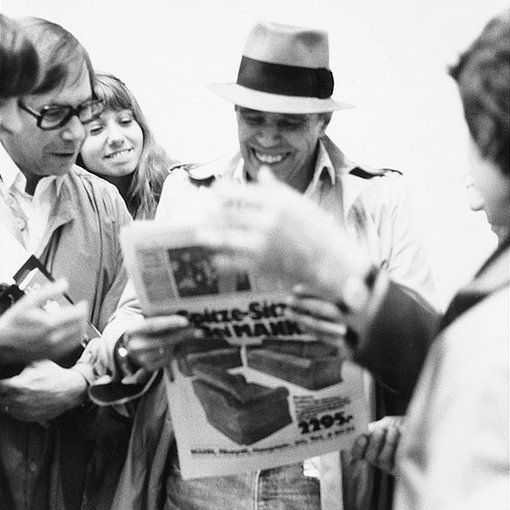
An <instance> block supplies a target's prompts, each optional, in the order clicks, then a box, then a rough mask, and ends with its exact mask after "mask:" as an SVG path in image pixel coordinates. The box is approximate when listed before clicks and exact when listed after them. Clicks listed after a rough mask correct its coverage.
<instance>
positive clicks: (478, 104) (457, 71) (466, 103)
mask: <svg viewBox="0 0 510 510" xmlns="http://www.w3.org/2000/svg"><path fill="white" fill-rule="evenodd" d="M450 74H451V76H452V77H453V78H454V79H455V80H456V81H457V83H458V85H459V90H460V95H461V99H462V104H463V107H464V115H465V117H466V122H467V125H468V128H469V131H470V133H471V136H472V137H473V140H474V142H475V143H476V145H477V147H478V149H479V151H480V154H481V155H482V156H483V157H485V158H487V159H488V160H490V161H492V162H493V163H495V164H496V165H497V166H498V168H500V170H501V171H502V172H503V173H504V174H506V175H508V176H510V91H509V87H510V9H508V10H506V11H504V12H503V13H501V14H500V15H499V16H497V17H495V18H493V19H492V20H491V21H490V22H489V23H488V24H487V26H486V27H485V28H484V30H483V31H482V33H481V34H480V36H479V37H478V38H477V39H476V40H475V41H474V42H473V44H472V45H471V46H470V47H469V48H468V49H467V50H466V51H465V52H464V53H463V54H462V55H461V57H460V59H459V62H458V63H457V64H456V65H455V66H454V67H452V68H451V69H450Z"/></svg>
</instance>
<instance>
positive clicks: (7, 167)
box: [0, 143, 64, 195]
mask: <svg viewBox="0 0 510 510" xmlns="http://www.w3.org/2000/svg"><path fill="white" fill-rule="evenodd" d="M0 179H2V181H3V182H4V184H5V186H6V187H7V188H8V189H10V188H12V187H13V186H15V187H16V188H17V189H19V190H21V191H25V188H26V184H27V179H26V177H25V175H24V174H23V172H22V171H21V170H20V169H19V167H18V165H16V163H15V162H14V161H13V159H12V158H11V156H10V155H9V153H8V152H7V151H6V149H5V147H4V146H3V144H2V143H0ZM42 180H45V182H47V183H50V182H51V181H55V184H56V192H57V195H58V194H59V193H60V189H61V187H62V183H63V182H64V176H63V175H59V176H56V175H48V176H47V177H43V178H42V179H41V180H40V181H39V182H38V183H37V186H39V183H40V182H41V181H42Z"/></svg>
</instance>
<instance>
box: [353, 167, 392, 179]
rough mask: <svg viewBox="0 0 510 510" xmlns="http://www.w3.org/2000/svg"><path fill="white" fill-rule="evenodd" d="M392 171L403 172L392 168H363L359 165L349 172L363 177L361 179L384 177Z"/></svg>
mask: <svg viewBox="0 0 510 510" xmlns="http://www.w3.org/2000/svg"><path fill="white" fill-rule="evenodd" d="M390 172H395V173H397V174H400V175H402V172H400V171H399V170H393V169H392V168H361V167H359V166H357V167H355V168H353V169H352V170H351V171H350V172H349V173H350V174H351V175H355V176H356V177H361V179H372V178H373V177H382V176H383V175H386V174H388V173H390Z"/></svg>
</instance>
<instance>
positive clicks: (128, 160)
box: [81, 109, 143, 177]
mask: <svg viewBox="0 0 510 510" xmlns="http://www.w3.org/2000/svg"><path fill="white" fill-rule="evenodd" d="M142 150H143V132H142V128H141V127H140V124H138V122H137V121H136V120H135V118H134V116H133V112H132V111H131V110H127V109H126V110H112V109H106V110H105V111H104V112H103V113H102V114H101V116H100V117H99V118H98V119H97V120H95V121H94V122H91V123H90V124H88V125H87V138H86V139H85V142H84V143H83V147H82V149H81V157H82V159H83V163H84V164H85V167H86V168H87V170H89V171H90V172H92V173H94V174H101V175H105V176H111V177H122V176H124V175H129V174H131V173H133V172H134V171H135V170H136V168H137V167H138V164H139V162H140V156H141V155H142Z"/></svg>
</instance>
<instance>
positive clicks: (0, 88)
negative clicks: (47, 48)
mask: <svg viewBox="0 0 510 510" xmlns="http://www.w3.org/2000/svg"><path fill="white" fill-rule="evenodd" d="M38 76H39V59H38V57H37V52H36V50H35V48H34V45H33V44H32V43H31V42H30V41H29V40H28V39H27V38H26V37H25V36H24V35H23V31H22V28H21V26H19V25H18V23H16V22H15V21H14V20H12V19H10V18H8V17H7V16H4V15H3V14H0V77H1V79H0V99H5V98H8V97H14V96H21V95H23V94H27V93H29V92H30V91H31V90H32V89H33V88H34V87H35V86H36V84H37V79H38Z"/></svg>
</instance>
